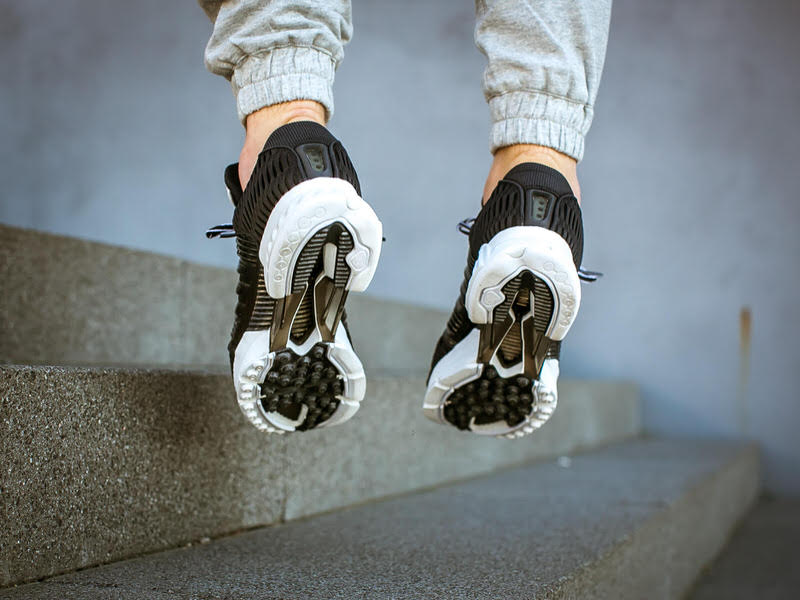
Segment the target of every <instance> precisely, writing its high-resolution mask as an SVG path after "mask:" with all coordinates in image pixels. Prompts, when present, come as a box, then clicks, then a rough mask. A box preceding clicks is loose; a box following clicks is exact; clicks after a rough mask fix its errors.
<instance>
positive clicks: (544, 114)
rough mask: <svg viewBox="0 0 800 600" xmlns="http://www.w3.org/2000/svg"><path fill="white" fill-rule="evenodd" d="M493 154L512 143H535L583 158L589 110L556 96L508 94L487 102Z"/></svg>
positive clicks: (527, 93)
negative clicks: (490, 120) (490, 117)
mask: <svg viewBox="0 0 800 600" xmlns="http://www.w3.org/2000/svg"><path fill="white" fill-rule="evenodd" d="M489 111H490V113H491V116H492V129H491V132H490V134H489V137H490V139H489V143H490V145H491V149H492V152H495V150H498V149H499V148H503V147H504V146H510V145H512V144H536V145H539V146H547V147H548V148H553V149H554V150H558V151H559V152H562V153H563V154H566V155H568V156H571V157H572V158H574V159H575V160H581V158H583V140H584V136H585V135H586V132H587V131H589V126H590V125H591V123H592V114H593V112H592V108H591V107H590V106H585V105H582V104H577V103H575V102H570V101H569V100H566V99H564V98H560V97H557V96H548V95H547V94H540V93H536V92H509V93H506V94H502V95H500V96H495V97H494V98H492V99H491V100H489Z"/></svg>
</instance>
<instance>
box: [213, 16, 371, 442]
mask: <svg viewBox="0 0 800 600" xmlns="http://www.w3.org/2000/svg"><path fill="white" fill-rule="evenodd" d="M206 8H207V9H208V7H206ZM214 9H216V10H214ZM207 12H209V13H210V16H212V18H214V19H215V26H214V33H213V34H212V37H211V40H210V41H209V44H208V47H207V50H206V63H207V65H208V66H209V69H210V70H211V71H212V72H215V73H218V74H220V75H223V76H225V77H227V78H228V79H230V80H231V83H232V86H233V90H234V94H235V95H236V99H237V109H238V112H239V117H240V119H241V120H242V122H243V123H244V124H245V127H246V136H245V143H244V145H243V148H242V152H241V154H240V162H239V163H238V164H234V165H231V166H229V167H228V169H227V170H226V173H225V181H226V185H227V187H228V190H229V192H230V196H231V200H232V201H233V203H234V207H235V208H234V216H233V222H232V223H231V224H230V225H229V226H220V227H217V228H212V229H211V230H209V232H208V233H209V237H217V236H223V237H236V240H237V251H238V254H239V276H240V281H239V285H238V286H237V294H238V299H239V302H238V305H237V308H236V320H235V323H234V327H233V331H232V333H231V342H230V344H229V347H228V349H229V353H230V360H231V368H232V371H233V379H234V384H235V387H236V393H237V399H238V402H239V406H240V408H241V409H242V411H243V412H244V414H245V415H246V416H247V418H248V419H249V420H250V421H251V422H252V423H253V424H254V425H255V426H256V427H258V428H259V429H262V430H265V431H269V432H276V433H284V432H288V431H303V430H306V429H310V428H313V427H325V426H330V425H334V424H338V423H341V422H343V421H345V420H347V419H349V418H350V417H351V416H352V415H353V414H354V413H355V411H356V410H357V409H358V407H359V404H360V401H361V399H362V398H363V396H364V391H365V377H364V371H363V368H362V365H361V362H360V360H359V359H358V357H357V356H356V354H355V352H354V351H353V348H352V344H351V343H350V336H349V333H348V330H347V323H346V316H345V314H344V303H345V300H346V298H347V294H348V293H349V292H350V291H363V290H364V289H365V288H366V287H367V285H368V284H369V282H370V280H371V278H372V275H373V274H374V272H375V268H376V266H377V260H378V257H379V255H380V246H381V237H382V228H381V224H380V221H378V219H377V217H376V216H375V213H374V212H373V211H372V209H371V208H370V207H369V206H368V205H367V204H366V203H365V202H364V201H363V200H362V199H361V196H360V194H361V192H360V185H359V181H358V177H357V175H356V173H355V169H354V168H353V165H352V163H351V162H350V159H349V157H348V155H347V152H346V151H345V150H344V147H343V146H342V144H341V143H340V142H339V141H338V140H337V139H336V138H334V137H333V135H331V134H330V132H328V131H327V129H325V127H324V126H323V125H324V123H325V122H327V119H328V118H329V117H330V115H331V114H332V112H333V95H332V84H333V74H334V70H335V67H336V65H337V64H338V62H339V61H340V60H341V58H342V47H343V45H344V43H345V42H346V41H347V39H349V36H350V31H351V25H350V6H349V2H342V1H331V0H326V1H323V2H310V1H305V2H302V1H300V2H297V1H295V2H286V1H284V0H272V1H270V2H263V1H260V2H259V1H252V0H243V1H239V2H226V3H222V4H220V5H219V6H216V7H212V8H211V9H210V10H207Z"/></svg>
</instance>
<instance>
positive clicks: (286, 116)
mask: <svg viewBox="0 0 800 600" xmlns="http://www.w3.org/2000/svg"><path fill="white" fill-rule="evenodd" d="M296 121H314V122H315V123H319V124H320V125H325V124H326V122H327V121H326V114H325V108H324V107H323V106H322V104H320V103H319V102H315V101H314V100H292V101H291V102H282V103H281V104H273V105H272V106H266V107H264V108H262V109H261V110H257V111H256V112H254V113H251V114H249V115H247V120H246V121H245V138H244V145H243V146H242V152H241V154H240V155H239V181H240V182H241V184H242V189H244V188H245V186H246V185H247V182H248V181H249V180H250V175H251V174H252V172H253V168H254V167H255V165H256V160H257V159H258V154H259V153H260V152H261V149H262V148H263V147H264V144H265V143H266V141H267V138H269V136H270V135H272V132H273V131H275V130H276V129H278V127H281V126H283V125H286V124H287V123H294V122H296Z"/></svg>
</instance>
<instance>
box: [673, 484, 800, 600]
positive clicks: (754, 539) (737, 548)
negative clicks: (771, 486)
mask: <svg viewBox="0 0 800 600" xmlns="http://www.w3.org/2000/svg"><path fill="white" fill-rule="evenodd" d="M798 567H800V500H792V499H775V498H763V499H762V500H761V501H760V502H759V503H758V506H756V508H755V509H754V510H753V511H752V512H751V513H750V514H749V515H747V517H746V518H745V519H744V521H743V522H742V524H741V525H740V526H739V528H738V530H737V531H736V533H735V535H734V536H733V538H732V539H731V542H730V544H728V546H727V547H726V548H725V551H724V552H723V553H722V555H721V556H720V557H719V559H717V560H716V561H715V562H714V564H713V565H711V567H710V568H709V569H708V570H707V571H706V572H705V573H704V574H703V576H702V577H701V578H700V580H699V581H698V582H697V585H696V586H695V588H694V590H693V591H692V593H691V594H690V595H689V596H688V598H689V599H690V600H750V599H752V598H758V600H795V599H796V598H797V597H798V595H800V569H798Z"/></svg>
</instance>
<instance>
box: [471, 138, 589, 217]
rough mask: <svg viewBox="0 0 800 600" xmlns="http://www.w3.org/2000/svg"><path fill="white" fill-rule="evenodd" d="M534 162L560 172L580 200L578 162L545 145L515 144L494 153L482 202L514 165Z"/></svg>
mask: <svg viewBox="0 0 800 600" xmlns="http://www.w3.org/2000/svg"><path fill="white" fill-rule="evenodd" d="M526 162H535V163H539V164H541V165H545V166H547V167H551V168H553V169H555V170H556V171H558V172H559V173H561V174H562V175H563V176H564V177H565V178H566V179H567V182H568V183H569V185H570V187H571V188H572V193H573V194H575V197H576V198H577V199H578V202H580V200H581V188H580V185H579V183H578V170H577V166H578V162H577V161H576V160H575V159H574V158H572V157H570V156H567V155H566V154H562V153H561V152H558V151H557V150H553V149H552V148H548V147H546V146H536V145H534V144H515V145H513V146H505V147H504V148H500V149H499V150H498V151H497V152H495V154H494V160H493V161H492V166H491V168H490V169H489V176H488V177H487V178H486V185H485V186H484V188H483V204H486V201H487V200H488V199H489V196H491V194H492V191H494V188H495V187H496V186H497V183H498V182H499V181H500V180H501V179H502V178H503V176H504V175H505V174H506V173H508V172H509V171H510V170H511V169H513V168H514V167H515V166H517V165H519V164H522V163H526Z"/></svg>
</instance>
